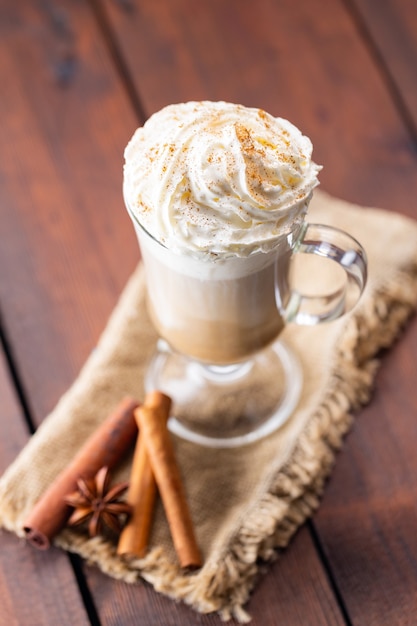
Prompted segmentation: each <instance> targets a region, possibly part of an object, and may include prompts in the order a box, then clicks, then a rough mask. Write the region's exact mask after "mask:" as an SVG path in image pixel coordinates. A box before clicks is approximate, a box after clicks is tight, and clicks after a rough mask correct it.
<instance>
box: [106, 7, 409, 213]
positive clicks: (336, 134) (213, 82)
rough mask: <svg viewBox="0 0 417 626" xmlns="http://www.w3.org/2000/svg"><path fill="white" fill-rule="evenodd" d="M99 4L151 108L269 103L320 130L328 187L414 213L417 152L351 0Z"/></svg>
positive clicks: (312, 132) (315, 134)
mask: <svg viewBox="0 0 417 626" xmlns="http://www.w3.org/2000/svg"><path fill="white" fill-rule="evenodd" d="M97 1H98V0H97ZM100 6H103V7H104V9H105V15H107V17H108V20H109V21H110V24H111V28H112V31H113V32H114V34H115V36H116V37H117V41H118V46H119V49H120V50H121V51H122V54H123V57H124V59H125V60H126V65H127V67H128V68H129V72H130V74H131V76H132V79H133V82H134V84H135V86H136V89H137V92H138V93H140V94H141V99H142V104H143V107H144V109H145V112H146V113H147V114H148V115H149V114H151V113H153V112H154V111H156V110H157V109H159V108H160V107H162V106H164V105H166V104H169V103H171V102H178V101H183V100H193V99H204V98H206V99H210V100H229V101H231V102H241V103H242V104H245V105H249V106H255V107H261V108H264V109H265V110H267V111H270V112H271V113H273V114H275V115H281V116H283V117H287V118H288V119H290V120H291V121H293V122H294V123H295V124H296V125H298V126H299V127H300V128H301V129H302V130H303V132H305V133H306V134H307V135H309V136H310V137H311V139H312V141H313V144H314V146H315V150H314V154H315V158H316V160H317V161H318V162H319V163H321V164H323V165H324V169H323V172H322V174H321V176H320V179H321V181H322V185H323V188H324V189H326V190H327V191H328V192H330V193H332V194H333V195H335V196H341V197H343V198H344V199H346V200H351V201H357V202H360V203H362V204H372V205H374V206H381V207H384V208H387V209H391V208H395V209H396V210H399V211H401V212H404V213H406V214H409V215H411V214H413V210H414V209H413V206H414V203H413V199H414V198H415V195H416V192H417V182H416V176H415V172H416V160H417V158H416V153H415V150H414V147H413V144H412V141H411V139H410V137H409V135H408V134H407V129H406V127H405V124H404V122H403V120H402V119H401V117H400V115H399V113H398V111H397V110H396V109H395V103H394V102H393V101H392V99H391V97H390V94H389V93H388V92H387V89H386V84H385V81H384V78H383V77H382V76H381V73H380V68H378V67H377V66H376V65H375V59H374V58H373V57H372V56H371V55H370V53H369V49H368V47H367V45H366V43H365V42H364V41H363V38H362V35H361V33H359V32H358V29H357V24H356V23H355V22H354V20H353V19H352V16H351V14H350V12H348V11H347V10H346V9H345V7H344V3H343V2H335V1H334V0H311V1H309V2H293V1H292V0H280V2H279V3H278V2H274V0H261V1H259V2H257V3H256V8H254V4H253V2H252V1H251V0H232V1H229V2H223V0H212V1H211V2H201V3H196V4H195V5H193V9H192V10H190V2H189V0H176V2H170V0H141V1H140V2H136V3H133V4H132V9H131V10H130V11H126V10H124V9H123V4H118V3H114V2H112V0H104V2H103V5H100ZM375 10H376V9H375ZM393 202H395V206H394V207H393ZM410 205H412V206H410Z"/></svg>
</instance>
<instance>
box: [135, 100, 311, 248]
mask: <svg viewBox="0 0 417 626" xmlns="http://www.w3.org/2000/svg"><path fill="white" fill-rule="evenodd" d="M311 155H312V144H311V141H310V140H309V139H308V137H305V136H304V135H302V134H301V132H300V131H299V130H298V129H297V128H296V127H295V126H294V125H293V124H291V123H290V122H288V121H287V120H284V119H281V118H275V117H273V116H271V115H269V114H268V113H266V112H265V111H262V110H260V109H255V108H247V107H244V106H242V105H236V104H230V103H226V102H208V101H203V102H187V103H183V104H173V105H170V106H167V107H165V108H164V109H162V110H161V111H159V112H158V113H155V114H154V115H153V116H152V117H150V118H149V119H148V121H147V122H146V124H145V125H144V126H143V127H141V128H138V129H137V131H136V132H135V134H134V135H133V137H132V139H131V140H130V142H129V144H128V145H127V147H126V150H125V166H124V197H125V201H126V205H127V207H128V209H129V211H130V213H131V214H132V216H133V217H134V219H136V220H137V221H138V222H139V223H140V225H141V226H142V227H143V228H144V229H145V230H146V231H148V233H149V234H151V235H152V236H153V237H154V238H155V239H156V240H158V241H159V242H160V243H162V244H163V245H164V246H166V247H168V248H170V249H172V250H174V251H177V252H179V253H181V254H190V255H192V256H197V257H201V256H209V257H210V258H212V257H213V256H221V257H225V256H226V257H227V256H249V255H250V254H252V253H254V252H258V251H261V250H262V251H268V250H270V249H271V248H273V247H274V244H275V243H276V241H277V238H278V237H280V236H281V235H283V234H285V233H287V232H289V230H290V229H291V227H292V225H293V224H294V222H295V221H297V220H300V219H303V218H304V215H305V213H306V211H307V207H308V203H309V201H310V198H311V194H312V190H313V189H314V187H316V186H317V185H318V180H317V174H318V172H319V171H320V169H321V167H319V166H318V165H316V164H315V163H314V162H313V161H312V158H311Z"/></svg>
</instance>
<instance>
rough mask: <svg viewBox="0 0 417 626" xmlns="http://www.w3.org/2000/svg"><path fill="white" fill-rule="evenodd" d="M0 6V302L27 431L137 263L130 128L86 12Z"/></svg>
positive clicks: (72, 371) (125, 104) (74, 366)
mask: <svg viewBox="0 0 417 626" xmlns="http://www.w3.org/2000/svg"><path fill="white" fill-rule="evenodd" d="M1 6H2V23H3V24H4V25H7V24H9V27H8V28H5V27H4V36H3V37H2V38H1V40H0V47H1V52H0V75H1V81H2V84H3V85H7V86H8V87H7V89H5V90H3V92H2V96H1V98H0V113H1V116H2V119H3V120H5V123H4V124H2V127H1V131H0V132H1V137H2V138H1V151H2V160H1V162H2V184H1V186H0V200H1V206H2V224H1V230H2V245H1V246H0V273H1V279H0V298H1V301H2V307H3V315H4V323H5V326H6V331H7V334H8V335H9V336H10V338H11V341H12V343H13V350H14V354H15V357H16V361H17V366H18V368H19V371H20V372H21V374H22V382H23V385H24V388H25V390H26V392H27V395H28V398H29V402H30V404H31V408H32V410H33V416H34V420H35V422H36V423H37V424H39V423H40V422H41V420H42V419H43V417H44V416H45V414H46V413H47V412H48V411H49V410H50V409H51V408H52V407H53V406H54V404H55V402H56V400H57V399H58V398H59V396H60V395H61V393H63V392H64V391H65V389H66V388H67V387H68V385H69V384H70V383H71V381H72V380H73V378H74V377H75V376H76V374H77V373H78V370H79V369H80V367H81V365H82V363H83V361H84V360H85V358H86V357H87V356H88V354H89V352H90V351H91V350H92V348H93V347H94V344H95V342H96V340H97V338H98V336H99V334H100V332H101V331H102V329H103V327H104V325H105V322H106V320H107V317H108V315H109V314H110V312H111V310H112V308H113V306H114V304H115V301H116V299H117V296H118V294H119V293H120V291H121V290H122V288H123V286H124V283H125V281H126V280H127V278H128V276H129V275H130V272H131V271H132V269H133V267H134V265H135V264H136V262H137V260H138V259H139V252H138V246H137V244H136V240H135V237H134V233H133V229H132V227H131V224H130V220H129V218H128V217H127V214H126V211H125V209H124V206H123V201H122V196H121V180H122V169H121V167H122V165H121V164H122V154H123V149H124V145H125V143H126V141H127V139H128V137H129V136H130V134H131V132H132V131H133V129H134V128H135V126H136V120H135V117H134V114H133V112H132V108H131V106H130V104H129V101H128V100H127V98H126V96H125V93H124V87H123V84H122V82H121V81H120V80H119V78H118V76H117V74H116V72H115V70H114V68H113V66H112V63H111V60H110V58H109V56H108V55H107V53H106V49H105V46H104V44H103V42H102V41H101V39H100V36H99V31H98V28H97V26H96V23H95V21H94V16H93V14H92V12H91V11H90V10H89V8H88V6H87V5H86V3H84V2H70V1H67V2H59V3H51V2H50V3H46V2H45V3H41V2H39V3H32V2H29V1H25V0H23V1H22V2H19V3H14V2H12V1H11V0H2V4H1ZM68 54H71V59H72V61H71V63H72V65H71V67H72V69H71V72H70V74H69V75H68V76H67V78H66V79H65V81H64V82H63V81H62V77H61V74H60V71H58V69H57V68H59V67H61V65H62V63H64V64H65V63H66V61H65V59H66V58H67V55H68ZM6 120H7V122H6Z"/></svg>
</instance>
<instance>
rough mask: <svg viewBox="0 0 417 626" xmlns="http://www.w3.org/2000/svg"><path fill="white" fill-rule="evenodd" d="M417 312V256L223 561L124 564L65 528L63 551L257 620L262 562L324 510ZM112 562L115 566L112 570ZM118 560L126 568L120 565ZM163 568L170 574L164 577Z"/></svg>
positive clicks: (350, 348) (202, 605) (351, 331)
mask: <svg viewBox="0 0 417 626" xmlns="http://www.w3.org/2000/svg"><path fill="white" fill-rule="evenodd" d="M416 307H417V258H416V259H415V261H414V263H413V264H412V265H411V266H409V267H407V268H403V269H402V270H398V271H397V272H396V274H395V275H394V276H392V277H391V280H390V281H389V282H388V283H386V284H384V285H382V286H381V287H379V289H378V290H377V291H376V292H375V293H374V294H372V296H371V297H370V298H368V299H366V301H365V304H363V305H360V306H358V308H357V311H356V312H355V313H354V314H353V315H352V316H350V317H349V319H348V321H347V323H346V324H345V325H344V327H343V330H342V332H341V338H340V342H338V352H337V355H336V358H335V362H334V365H333V369H332V375H331V384H330V387H329V390H328V391H327V393H326V397H325V398H324V399H323V401H322V402H321V403H320V406H319V408H318V409H317V411H316V413H315V414H314V415H313V416H312V417H311V419H310V420H309V422H308V425H307V427H306V428H305V430H304V432H303V433H302V434H301V436H300V438H299V440H298V441H297V445H296V447H295V449H294V451H293V453H292V455H291V458H290V460H289V461H288V462H287V463H286V464H285V465H284V467H282V468H281V469H280V470H279V472H277V474H276V475H275V476H273V477H272V479H271V481H270V484H269V487H268V489H267V490H266V492H265V493H264V494H263V496H262V497H261V498H260V499H259V501H257V502H256V503H255V505H254V506H253V507H252V509H251V512H250V513H249V515H248V516H246V517H245V520H244V521H243V523H242V525H241V527H240V528H239V529H238V531H237V532H236V533H235V534H234V536H233V537H232V538H231V540H230V542H229V543H228V545H227V546H226V548H225V551H224V554H223V555H222V558H220V559H219V560H218V562H216V563H215V565H214V566H213V567H211V568H210V571H208V570H207V569H206V568H204V570H202V571H201V572H199V573H197V574H194V575H192V576H189V577H187V576H184V575H182V574H181V572H180V571H179V570H178V569H177V567H176V566H174V565H173V564H172V562H170V561H169V559H168V558H167V557H166V556H165V555H164V553H163V551H162V550H161V549H159V548H158V549H155V550H153V551H152V552H150V553H149V554H148V555H147V557H146V558H145V559H142V560H137V561H134V562H130V563H124V562H123V561H121V560H119V561H117V557H116V555H115V551H114V548H113V547H112V546H111V545H110V544H109V543H107V542H105V541H103V540H102V539H100V538H96V539H92V540H90V541H87V542H86V541H85V539H84V538H81V537H80V538H79V540H78V539H77V537H74V535H73V533H72V532H71V531H68V530H66V531H64V532H63V533H61V535H60V536H59V537H58V538H57V540H56V544H57V545H59V546H60V547H62V548H64V549H67V550H71V551H73V552H77V553H78V554H80V555H81V556H82V557H84V558H85V559H87V560H88V561H89V562H91V563H92V564H97V563H100V568H101V570H102V571H103V572H105V573H109V574H110V575H111V576H112V577H114V578H120V579H122V580H124V581H125V582H131V583H133V582H138V581H139V580H140V578H143V579H145V580H147V581H148V582H150V583H151V584H152V585H153V586H154V588H155V589H156V591H159V592H162V593H164V594H165V595H167V596H169V597H172V598H175V599H176V600H183V601H184V602H185V603H186V604H188V605H190V606H191V607H193V608H194V609H196V610H197V611H199V612H201V613H210V612H218V613H219V614H220V616H221V617H222V619H223V620H225V621H227V620H228V619H231V618H233V617H234V618H236V619H237V620H238V621H239V622H241V623H246V622H249V621H250V616H249V615H248V613H247V612H246V611H245V610H244V608H243V607H244V605H245V604H246V602H247V601H248V598H249V595H250V593H251V591H252V589H253V587H254V585H255V583H256V579H257V577H258V576H259V574H260V568H261V566H262V563H265V562H270V561H272V560H273V559H274V558H275V557H276V555H277V550H279V549H283V548H285V547H286V546H287V545H288V543H289V541H290V539H291V537H292V536H293V534H294V533H295V531H296V530H297V529H298V528H299V527H300V526H301V524H302V523H303V522H304V521H305V520H306V519H307V518H308V517H309V516H311V514H312V513H313V512H314V511H315V510H316V509H317V507H318V505H319V502H320V497H321V495H322V493H323V489H324V485H325V482H326V479H327V478H328V477H329V475H330V472H331V469H332V467H333V464H334V462H335V457H336V453H337V451H338V450H339V449H340V447H341V445H342V441H343V437H344V436H345V435H346V433H347V432H348V431H349V429H350V427H351V426H352V423H353V417H352V414H351V412H352V411H354V410H357V409H358V408H359V407H360V406H363V405H365V404H366V403H367V402H368V401H369V399H370V396H371V391H372V386H373V382H374V379H375V375H376V371H377V367H378V363H379V361H378V359H377V355H378V352H379V351H380V350H381V349H383V348H387V347H389V346H390V345H392V343H393V342H394V340H395V339H396V338H397V337H398V335H399V333H400V331H401V330H402V328H403V327H404V325H405V323H406V321H407V320H408V319H409V317H410V316H411V315H412V313H413V312H414V311H415V309H416ZM106 562H107V563H108V564H109V567H108V571H106V565H105V564H106ZM115 562H116V563H118V565H117V567H115ZM161 571H163V575H161Z"/></svg>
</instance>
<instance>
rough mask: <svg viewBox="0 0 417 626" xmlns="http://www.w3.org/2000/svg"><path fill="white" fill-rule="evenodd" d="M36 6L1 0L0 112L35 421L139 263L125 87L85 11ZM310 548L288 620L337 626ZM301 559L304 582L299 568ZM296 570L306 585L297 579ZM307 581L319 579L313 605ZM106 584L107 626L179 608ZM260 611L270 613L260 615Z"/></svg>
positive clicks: (10, 285) (7, 252)
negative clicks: (298, 616)
mask: <svg viewBox="0 0 417 626" xmlns="http://www.w3.org/2000/svg"><path fill="white" fill-rule="evenodd" d="M39 6H40V5H39ZM39 6H35V7H34V6H33V5H32V3H29V2H28V1H27V2H22V3H19V5H17V6H16V4H12V2H11V1H10V2H8V3H6V0H3V12H4V13H5V16H6V21H8V23H9V29H7V30H6V32H5V38H4V39H3V46H4V50H3V51H4V53H3V54H1V55H0V71H1V75H2V81H3V83H4V84H10V90H9V91H8V92H7V94H6V97H5V98H2V101H1V104H0V106H1V112H2V114H3V120H6V119H7V120H8V123H7V124H5V125H3V127H2V131H1V132H2V134H3V139H4V141H2V144H1V145H2V146H8V148H7V153H6V152H3V163H4V179H5V184H4V186H3V187H2V190H1V192H0V193H1V194H2V207H3V208H4V211H3V213H4V219H3V223H2V229H3V231H4V241H5V245H4V247H2V249H1V252H0V272H1V281H0V283H1V297H2V300H3V302H4V313H5V323H6V327H7V332H8V335H9V337H10V340H11V343H12V346H13V351H14V354H15V357H16V363H17V367H18V370H19V372H20V374H21V376H22V382H23V386H24V388H25V391H26V393H27V396H28V398H29V402H30V406H31V409H32V410H33V414H34V417H35V421H36V423H39V422H40V421H41V420H42V419H43V416H44V414H45V413H46V412H47V411H48V410H49V409H50V408H52V406H53V405H54V403H55V401H56V400H57V399H58V398H59V396H60V394H61V393H62V392H63V391H64V390H65V389H66V387H67V386H68V385H69V384H70V382H71V381H72V378H73V377H74V376H75V375H76V373H77V371H78V369H79V367H80V366H81V365H82V363H83V361H84V359H85V357H86V355H87V354H88V352H89V351H90V350H91V349H92V348H93V346H94V343H95V341H96V339H97V336H98V334H99V333H100V331H101V330H102V328H103V326H104V324H105V321H106V319H107V315H108V314H109V312H110V310H111V308H112V306H113V305H114V303H115V300H116V296H117V293H118V292H119V291H120V289H121V287H122V285H123V282H124V280H125V278H126V277H127V276H128V274H129V273H130V271H131V269H132V267H133V265H134V264H135V262H136V259H137V258H138V250H137V245H136V241H135V239H134V235H133V229H132V228H131V225H130V223H129V221H128V219H127V217H126V215H125V211H124V208H123V206H122V201H121V190H120V181H121V165H122V157H121V154H122V149H123V147H124V144H125V143H126V141H127V138H128V136H130V134H131V133H132V132H133V129H134V127H135V126H136V124H137V122H136V121H134V119H133V114H132V112H131V109H130V108H129V105H128V103H127V100H126V98H125V96H124V93H123V85H122V84H121V82H120V81H119V79H118V77H117V75H116V73H115V71H114V69H113V67H112V65H111V62H110V59H109V57H108V55H107V54H106V51H105V49H104V47H103V43H102V42H101V41H100V38H99V36H98V33H97V29H96V27H95V25H94V21H93V19H92V14H90V13H89V11H88V9H87V8H86V5H85V3H62V5H61V9H60V12H59V13H58V14H56V13H52V14H51V13H45V12H44V11H45V8H44V7H47V6H51V5H47V4H45V5H42V7H43V8H39ZM4 7H6V9H5V8H4ZM51 24H52V26H51ZM62 30H63V31H64V33H66V34H65V36H62ZM68 33H69V34H68ZM62 39H63V40H64V43H65V46H66V48H65V46H64V52H62V51H61V50H62V49H61V47H60V46H61V44H62V43H63V42H62ZM67 66H68V67H67ZM56 67H58V69H59V68H60V69H59V72H58V74H56ZM63 67H64V68H66V69H65V71H66V72H68V76H67V74H65V72H64V75H65V81H64V83H65V84H63V82H62V81H63V79H62V76H61V73H62V71H63V69H62V68H63ZM54 68H55V69H54ZM304 541H305V543H304V549H303V550H300V551H299V552H298V553H297V552H294V556H291V554H290V555H289V556H288V557H287V559H286V563H287V565H286V567H287V568H288V575H289V578H287V580H286V582H287V585H288V586H289V587H291V588H292V589H294V590H297V593H295V592H294V593H292V594H289V596H288V597H289V598H290V599H289V600H288V602H289V606H288V607H287V609H286V610H287V611H288V613H290V612H291V611H292V612H294V613H296V612H297V611H298V610H299V607H301V606H302V605H303V602H305V603H306V605H307V606H308V612H309V613H311V615H312V618H311V619H317V623H320V622H321V620H322V617H323V615H324V616H326V615H329V616H331V619H333V622H334V623H339V616H338V615H339V614H338V609H337V606H336V603H335V601H334V599H333V597H332V593H331V590H330V588H329V585H328V584H327V581H326V578H325V575H324V573H323V570H322V568H321V564H320V561H319V559H318V557H317V555H316V554H315V551H314V547H313V545H312V543H311V541H310V540H309V539H308V537H307V539H305V540H304ZM306 558H308V560H309V562H310V563H311V570H310V571H309V572H306V571H305V570H304V569H303V563H304V562H305V560H306ZM290 572H292V573H291V574H290ZM300 572H304V576H305V578H302V577H301V578H299V574H300ZM311 576H313V578H314V579H315V580H316V581H317V595H316V596H313V597H312V596H311V593H310V586H309V581H310V578H311ZM96 577H97V578H96ZM292 577H293V578H292ZM102 578H103V577H102V576H100V574H99V573H98V572H97V571H96V570H94V571H93V572H90V575H89V581H90V584H91V586H92V587H93V588H94V592H95V598H94V599H95V601H96V602H97V605H98V607H99V612H100V613H102V612H104V610H105V608H104V607H105V606H107V605H108V604H109V603H110V604H111V605H112V606H113V607H114V608H113V615H112V618H114V615H117V612H118V611H123V612H124V613H126V614H125V618H126V620H130V621H131V622H132V623H134V621H135V619H136V618H137V615H138V613H139V612H140V611H146V612H147V614H148V617H149V621H150V622H152V620H153V622H152V623H156V622H158V611H159V603H160V602H165V605H164V606H165V609H164V611H165V615H169V614H170V613H171V612H172V610H173V608H172V603H171V602H169V601H165V600H161V601H160V600H159V596H156V595H155V593H154V592H153V591H152V590H150V589H149V587H143V589H144V590H145V591H142V593H141V595H140V596H139V595H138V593H137V590H136V589H133V588H131V587H127V586H126V587H125V592H124V594H125V595H124V597H123V598H120V597H119V595H118V593H117V591H115V590H116V588H118V587H116V583H115V582H114V581H111V580H110V579H105V580H106V585H102V584H97V583H96V581H102ZM271 580H272V579H271ZM291 581H292V582H291ZM299 581H301V583H300V584H301V585H302V586H303V588H304V591H303V592H300V590H299V589H298V584H299ZM303 581H304V584H303ZM104 588H105V591H106V593H105V595H104V594H103V589H104ZM265 589H266V591H265V592H264V594H266V595H268V594H269V595H272V594H273V588H272V587H268V586H267V587H265ZM261 597H262V596H261ZM126 598H128V600H127V601H126ZM300 598H304V599H303V600H300ZM120 600H123V603H124V604H123V605H122V604H121V603H120ZM254 602H256V600H254ZM290 602H294V603H295V604H294V605H293V606H291V604H290ZM103 603H104V604H103ZM117 607H118V608H117ZM178 610H182V609H178ZM259 610H260V611H261V612H263V611H262V605H260V608H259ZM184 611H185V609H184ZM182 615H183V617H184V621H183V622H182V623H184V624H187V623H188V624H195V623H196V619H199V618H198V616H197V617H196V615H195V614H194V613H193V612H191V611H188V612H187V613H186V612H184V613H182ZM314 616H316V617H314ZM209 619H210V620H212V621H211V622H210V623H219V620H218V619H216V618H207V620H209ZM270 619H271V620H272V621H271V622H270V623H274V622H273V617H271V618H270ZM329 619H330V618H329ZM213 620H214V621H213ZM263 623H264V624H267V623H268V622H266V621H265V622H263Z"/></svg>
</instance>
